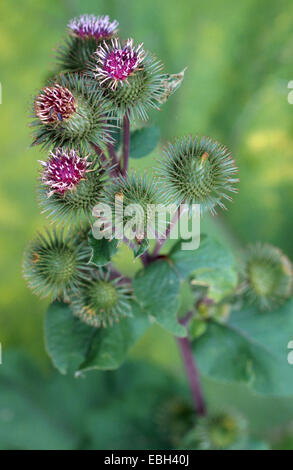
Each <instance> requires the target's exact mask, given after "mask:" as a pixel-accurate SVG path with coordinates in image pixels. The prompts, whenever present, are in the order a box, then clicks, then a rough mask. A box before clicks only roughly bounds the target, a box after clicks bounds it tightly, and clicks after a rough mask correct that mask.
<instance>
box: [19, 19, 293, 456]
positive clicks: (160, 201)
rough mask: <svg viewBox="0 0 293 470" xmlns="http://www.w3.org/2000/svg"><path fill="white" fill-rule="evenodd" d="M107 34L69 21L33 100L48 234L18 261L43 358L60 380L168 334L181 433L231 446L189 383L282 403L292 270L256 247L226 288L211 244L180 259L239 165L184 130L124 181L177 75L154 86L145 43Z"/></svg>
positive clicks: (230, 267)
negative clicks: (184, 409)
mask: <svg viewBox="0 0 293 470" xmlns="http://www.w3.org/2000/svg"><path fill="white" fill-rule="evenodd" d="M117 34H118V22H117V21H116V20H113V19H111V20H110V18H109V17H108V16H101V17H95V16H93V15H90V16H88V15H83V16H81V17H79V18H75V19H73V20H71V21H70V22H69V23H68V28H67V32H66V38H65V40H64V42H63V44H62V45H61V46H59V48H58V64H59V71H58V74H57V75H56V77H54V78H53V79H51V80H50V81H49V82H48V83H45V84H43V86H42V87H41V89H40V91H39V92H38V93H37V94H36V96H35V98H34V100H33V115H34V119H33V122H32V128H33V141H32V144H33V145H39V146H40V148H41V149H42V150H43V156H42V157H41V158H40V160H39V164H40V166H39V170H40V171H39V176H38V182H37V198H38V202H39V204H40V207H41V210H42V211H43V212H44V214H45V215H46V216H47V217H48V223H50V224H51V225H50V227H49V228H47V229H46V232H45V235H42V234H39V235H38V236H37V237H36V238H35V239H34V240H33V241H32V242H31V243H30V244H29V246H28V248H27V249H26V251H25V255H24V262H23V272H24V277H25V278H26V280H27V283H28V286H29V287H30V288H31V289H32V291H33V292H34V293H36V294H37V295H40V296H41V297H47V298H48V299H49V300H50V301H52V304H51V305H50V307H49V309H48V312H47V315H46V320H45V336H46V347H47V350H48V353H49V355H50V356H51V359H52V361H53V363H54V365H55V366H56V367H57V368H58V369H59V370H60V371H61V372H62V373H67V372H69V371H72V368H73V369H74V372H75V374H76V376H78V375H80V374H82V373H85V372H86V371H87V370H90V369H103V370H107V369H114V368H117V367H119V366H120V365H121V364H122V362H123V361H124V359H125V358H126V356H127V352H128V350H129V349H130V348H131V347H132V346H133V344H134V343H135V342H136V341H137V340H138V339H139V338H140V337H141V336H142V334H143V333H144V332H145V331H146V330H147V328H148V327H149V326H150V325H151V324H152V323H157V324H159V325H161V327H163V328H165V329H166V330H167V331H168V332H169V333H171V334H173V335H174V336H175V337H176V340H177V342H178V345H179V348H180V352H181V354H182V359H183V363H184V365H185V369H186V373H187V378H188V382H189V384H190V388H191V395H192V399H193V406H194V409H195V410H194V413H193V416H192V417H191V416H190V414H188V423H189V424H187V427H188V426H189V428H190V433H191V434H190V435H191V436H193V437H194V438H195V440H196V441H197V445H198V446H199V448H226V447H228V448H229V447H230V446H231V445H233V443H234V442H236V441H237V442H238V437H239V434H241V432H240V431H241V429H240V428H241V426H240V425H239V422H238V420H237V419H236V418H235V419H234V418H233V417H229V416H226V415H221V416H217V417H213V416H209V414H208V415H207V413H208V411H207V409H206V403H205V399H204V396H203V393H202V390H201V386H200V379H199V370H200V371H201V372H202V373H203V374H205V375H207V376H209V377H211V378H216V379H220V380H224V381H229V382H238V381H239V382H242V383H245V384H247V385H249V386H250V387H252V388H253V389H254V390H256V391H257V392H259V393H273V394H275V395H276V394H278V393H280V394H282V393H284V391H286V392H288V390H289V389H292V391H293V381H292V380H291V379H290V381H289V382H288V376H289V375H290V374H289V373H288V370H287V367H286V357H285V356H284V350H285V348H286V345H287V343H288V341H289V340H290V339H291V338H290V331H289V330H290V329H288V328H287V325H288V323H289V324H293V303H292V267H291V264H290V262H289V260H288V259H287V258H286V257H285V255H283V254H282V253H281V251H280V250H278V249H277V248H273V247H270V246H269V245H257V246H256V248H250V249H249V251H248V254H247V256H246V257H245V261H244V263H242V267H241V268H240V269H239V275H238V269H237V265H236V261H235V257H234V255H233V253H232V252H231V250H230V248H229V247H228V246H227V245H224V246H223V245H221V244H220V243H219V242H218V241H215V240H214V239H213V238H211V237H209V236H206V235H202V236H201V240H200V244H199V247H198V248H197V249H192V250H183V249H182V246H183V245H182V239H181V238H180V234H181V228H182V227H183V225H184V223H185V225H186V224H187V226H188V223H189V224H191V225H192V224H193V223H194V219H193V214H194V212H193V209H194V206H195V205H199V207H200V211H199V212H200V214H201V216H202V215H204V214H206V213H208V212H210V213H211V214H213V215H215V214H216V212H217V210H221V209H226V206H228V205H229V204H230V202H231V200H232V196H233V195H234V194H235V193H236V191H237V183H238V175H237V171H238V170H237V165H236V163H235V160H234V158H233V157H232V154H231V151H230V150H229V149H228V148H227V147H226V146H224V145H222V144H220V143H218V142H217V141H216V140H215V139H212V138H210V137H201V136H198V135H197V134H196V133H194V134H193V135H192V136H188V137H179V138H175V139H174V140H173V141H172V142H171V143H167V144H166V145H165V146H164V147H163V148H162V150H160V151H158V152H157V153H158V154H159V158H158V163H157V164H156V168H154V169H152V170H151V171H148V172H147V173H146V174H144V175H141V174H139V173H135V172H133V171H132V170H131V169H129V161H133V162H134V161H135V159H136V158H141V157H145V156H147V155H148V154H150V153H152V151H154V150H155V149H156V147H157V145H158V142H159V133H158V128H157V127H155V126H149V125H147V126H146V125H145V121H146V120H147V119H148V115H149V111H150V110H151V109H153V110H156V109H161V108H162V106H163V104H164V103H165V101H166V100H167V99H168V98H169V97H170V96H171V95H172V94H173V93H174V92H175V91H176V90H177V89H178V88H179V87H180V85H181V83H182V81H183V78H184V71H183V72H181V73H178V74H168V73H166V72H165V71H164V69H163V64H162V62H161V61H160V60H159V59H157V58H156V57H155V56H154V54H153V53H151V52H149V51H148V50H147V48H146V46H145V45H144V44H138V43H136V42H135V40H133V39H127V40H123V39H121V38H119V37H118V36H117ZM151 165H152V162H151V164H150V166H151ZM166 208H167V209H168V210H169V209H170V208H172V210H171V209H170V210H169V212H168V210H166ZM164 214H165V215H166V214H167V215H166V218H164ZM52 224H53V226H52ZM178 228H179V229H180V230H179V231H178V230H177V233H176V230H175V229H178ZM174 231H175V237H174V236H173V235H172V237H171V234H173V233H174ZM189 233H190V232H189ZM170 237H171V238H172V243H171V242H168V243H165V242H166V241H167V239H168V238H170ZM188 237H191V238H192V236H191V235H187V236H186V235H182V238H184V240H185V241H186V239H188ZM174 238H176V240H174ZM123 245H126V249H127V250H130V252H132V254H133V257H134V258H136V259H137V261H136V263H137V266H138V265H139V269H138V272H137V273H136V274H135V276H134V278H129V277H126V276H125V275H124V274H123V273H121V272H120V270H119V269H118V268H117V257H116V254H117V252H118V251H119V250H120V248H121V246H123ZM181 245H182V246H181ZM239 264H240V263H239ZM275 331H276V332H277V333H276V338H277V339H276V340H275V341H272V338H273V334H274V332H275ZM288 332H289V333H288ZM291 334H292V330H291ZM195 357H196V358H197V363H198V366H197V364H196V363H195ZM282 361H283V362H282ZM290 372H291V371H290ZM291 376H292V374H291ZM284 383H285V384H286V386H285V385H284ZM188 408H189V405H188ZM198 416H203V417H205V418H201V420H200V421H197V419H198ZM194 426H195V427H194ZM180 429H181V425H180ZM194 429H195V431H194V432H193V430H194ZM182 430H184V433H185V432H186V426H185V425H182ZM182 432H183V431H182ZM181 437H182V439H183V437H184V436H183V435H182V436H181ZM178 440H180V436H176V442H178ZM192 445H193V444H192Z"/></svg>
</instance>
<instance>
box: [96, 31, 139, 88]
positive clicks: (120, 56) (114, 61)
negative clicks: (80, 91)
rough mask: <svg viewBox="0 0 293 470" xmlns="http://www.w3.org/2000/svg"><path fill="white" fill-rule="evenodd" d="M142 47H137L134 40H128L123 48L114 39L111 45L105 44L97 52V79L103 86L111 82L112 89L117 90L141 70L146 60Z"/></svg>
mask: <svg viewBox="0 0 293 470" xmlns="http://www.w3.org/2000/svg"><path fill="white" fill-rule="evenodd" d="M142 46H143V44H139V45H138V46H136V47H135V46H134V45H133V40H132V39H128V41H127V42H126V44H125V46H123V47H122V46H121V44H120V42H119V41H118V39H113V40H112V43H111V44H110V45H108V44H107V43H105V42H104V44H103V45H101V46H99V47H98V49H97V51H96V52H95V54H96V56H97V57H98V64H97V67H96V69H95V70H94V72H95V77H96V78H97V79H98V80H100V83H101V84H102V83H104V82H106V81H107V80H109V83H110V87H111V88H112V89H115V88H116V87H117V85H118V83H120V84H121V85H123V82H124V81H126V82H127V79H128V77H129V76H130V75H132V74H133V73H134V72H135V71H137V70H139V68H140V64H141V63H142V61H143V59H144V58H145V52H144V50H143V49H142Z"/></svg>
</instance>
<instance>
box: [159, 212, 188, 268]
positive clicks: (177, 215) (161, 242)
mask: <svg viewBox="0 0 293 470" xmlns="http://www.w3.org/2000/svg"><path fill="white" fill-rule="evenodd" d="M184 212H185V211H184V210H182V207H181V205H180V206H179V207H178V208H177V210H176V212H175V214H174V216H173V218H172V220H171V222H170V224H169V225H168V227H167V230H166V232H165V235H164V238H160V239H159V240H158V241H157V243H156V245H155V248H154V251H153V253H152V255H151V257H152V259H153V258H157V256H158V255H159V253H160V251H161V248H162V246H163V245H164V243H165V242H166V241H167V240H168V238H169V236H170V233H171V230H172V229H173V227H175V225H176V224H177V223H178V221H179V219H180V217H181V216H182V214H183V213H184Z"/></svg>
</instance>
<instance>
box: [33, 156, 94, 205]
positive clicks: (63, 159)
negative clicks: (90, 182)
mask: <svg viewBox="0 0 293 470" xmlns="http://www.w3.org/2000/svg"><path fill="white" fill-rule="evenodd" d="M87 158H88V156H86V157H83V158H81V157H80V156H79V155H78V153H77V152H76V151H75V150H73V149H72V150H70V152H69V153H68V152H67V151H66V150H63V149H55V150H54V151H53V152H50V157H49V159H48V160H47V161H46V162H43V161H40V160H39V163H41V165H42V166H43V167H44V170H43V174H42V182H43V183H44V184H45V185H46V186H48V187H49V191H48V193H47V194H48V197H50V196H52V194H54V193H58V194H64V193H65V192H66V191H68V190H72V189H74V188H75V186H76V185H77V184H78V183H79V182H80V180H81V179H83V178H84V176H85V174H86V173H87V172H88V171H89V169H88V167H89V166H90V164H91V163H90V162H88V161H87Z"/></svg>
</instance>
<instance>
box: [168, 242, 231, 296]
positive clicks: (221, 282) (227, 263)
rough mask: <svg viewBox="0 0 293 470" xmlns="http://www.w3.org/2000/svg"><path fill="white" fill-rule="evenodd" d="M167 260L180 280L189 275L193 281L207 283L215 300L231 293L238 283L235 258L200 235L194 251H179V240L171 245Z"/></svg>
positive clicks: (226, 249) (219, 244)
mask: <svg viewBox="0 0 293 470" xmlns="http://www.w3.org/2000/svg"><path fill="white" fill-rule="evenodd" d="M169 257H170V259H171V260H172V261H173V263H174V266H175V269H176V270H177V271H178V274H179V276H180V277H181V278H182V279H186V278H188V277H189V276H192V279H193V281H194V283H195V284H197V283H198V284H200V285H206V286H207V287H208V289H209V292H208V296H209V297H210V298H212V299H214V300H215V301H216V302H218V301H220V300H221V299H222V298H224V297H225V296H227V295H229V294H231V292H232V291H233V290H234V288H235V287H236V284H237V271H236V268H235V260H234V257H233V255H232V253H231V251H230V250H229V249H228V248H227V247H225V246H223V245H222V244H221V243H220V242H218V241H216V240H214V239H212V238H210V237H208V236H206V235H202V236H201V240H200V245H199V248H198V249H197V250H194V251H191V250H181V240H179V241H178V242H177V243H176V244H175V245H174V247H173V248H172V250H171V252H170V255H169Z"/></svg>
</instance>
